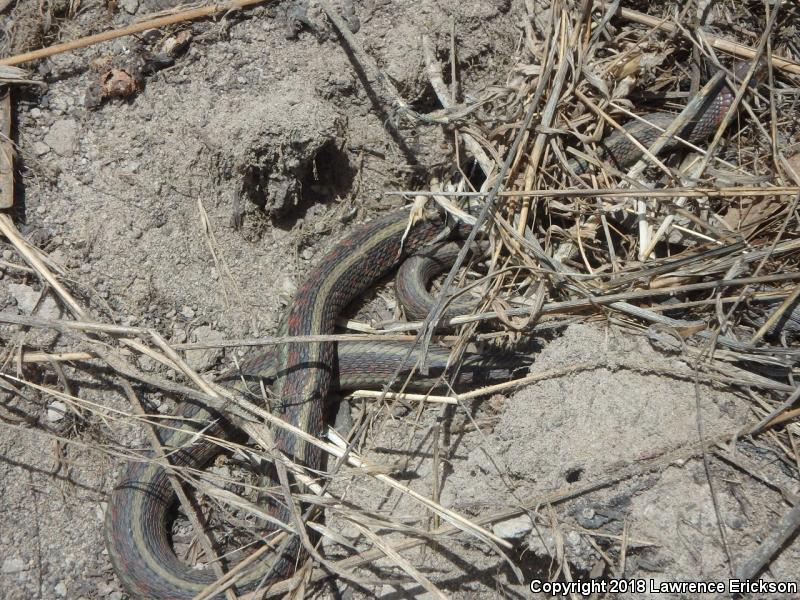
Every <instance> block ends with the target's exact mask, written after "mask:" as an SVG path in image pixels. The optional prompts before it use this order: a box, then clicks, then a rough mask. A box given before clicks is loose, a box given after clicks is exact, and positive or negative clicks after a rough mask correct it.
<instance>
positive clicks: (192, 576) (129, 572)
mask: <svg viewBox="0 0 800 600" xmlns="http://www.w3.org/2000/svg"><path fill="white" fill-rule="evenodd" d="M742 69H743V67H741V66H737V67H736V69H735V70H736V73H737V74H743V72H744V71H743V70H742ZM732 99H733V95H732V90H731V89H730V88H729V87H728V86H727V85H723V86H722V87H721V89H720V90H719V91H718V93H717V95H716V96H715V97H714V98H713V99H712V100H711V102H709V103H708V105H707V107H706V108H705V109H704V110H702V111H701V112H700V113H699V114H698V116H697V117H696V119H695V121H693V122H692V123H690V124H689V125H688V126H687V127H689V129H684V131H682V132H681V134H682V136H683V137H685V138H686V139H688V140H689V141H692V142H694V143H697V142H700V141H702V140H703V139H705V138H707V137H708V136H710V135H711V134H712V133H713V132H714V131H715V130H716V128H717V127H718V126H719V123H720V121H721V119H722V116H723V115H724V113H725V111H726V110H727V107H729V106H730V103H731V101H732ZM649 118H650V120H656V121H659V123H660V122H661V120H662V117H660V116H657V117H653V115H650V117H649ZM670 118H672V116H670ZM628 129H629V132H630V133H631V135H634V137H636V138H637V139H639V140H640V141H641V142H642V143H644V144H645V146H647V145H648V141H651V140H652V139H655V138H654V137H653V136H657V135H659V133H660V132H659V131H658V130H657V129H655V128H652V127H647V126H641V125H639V124H634V125H631V126H629V127H628ZM604 148H605V150H604V152H605V154H604V158H607V159H609V160H612V161H613V162H615V163H617V164H618V165H624V164H631V162H632V161H635V160H636V159H638V157H639V156H640V155H641V153H640V151H639V150H638V148H636V147H635V145H633V144H631V143H630V141H629V140H627V139H626V138H625V136H620V135H619V134H614V136H612V137H611V138H609V139H608V140H607V141H606V143H605V144H604ZM408 214H409V213H408V212H407V211H399V212H395V213H392V214H390V215H388V216H385V217H383V218H380V219H377V220H375V221H372V222H370V223H367V224H366V225H363V226H360V227H359V228H357V229H356V230H355V231H354V232H353V233H351V234H350V235H349V236H347V237H346V238H344V239H343V240H342V241H341V242H340V243H339V244H337V245H336V246H335V247H334V249H333V250H332V251H331V252H329V253H328V254H326V255H325V256H324V258H323V259H322V260H321V261H320V263H319V264H318V265H317V266H316V268H314V269H313V270H312V272H311V273H310V274H309V276H308V278H307V279H306V282H305V283H304V284H303V286H302V287H301V288H300V289H299V290H298V292H297V294H296V297H295V301H294V304H293V305H292V306H291V308H290V310H289V313H288V315H287V318H286V331H285V333H286V334H287V335H289V336H309V335H315V334H329V333H333V331H334V324H335V321H336V319H337V317H338V316H339V315H340V314H341V313H342V311H343V310H344V309H345V307H346V306H347V305H348V304H350V303H351V302H352V301H353V300H354V299H356V298H358V297H359V296H361V295H362V294H363V293H364V292H365V291H366V290H367V289H369V288H370V287H372V286H373V285H374V284H375V282H377V281H378V280H380V279H381V278H382V277H383V276H384V275H386V274H387V273H388V272H389V271H391V270H392V269H394V268H395V267H396V266H397V265H398V264H400V263H401V262H402V261H403V260H404V259H405V257H407V256H410V255H413V254H415V253H416V252H418V251H419V250H421V249H422V248H423V247H425V246H426V245H427V244H429V243H430V242H431V241H433V240H435V239H436V238H437V237H438V236H439V234H440V232H441V230H442V226H443V224H442V221H441V220H440V219H439V218H433V219H427V220H422V221H419V222H417V223H416V224H414V225H412V226H410V228H408V227H407V226H408V221H409V219H408ZM421 268H427V269H428V273H427V275H426V276H425V277H417V281H416V283H415V282H413V281H412V282H411V283H409V284H408V285H405V286H403V285H399V286H398V290H400V291H403V292H404V293H408V292H409V290H410V293H411V295H412V297H414V296H415V295H416V296H417V300H418V302H417V304H418V305H419V306H422V307H425V306H429V305H430V303H431V300H430V298H429V297H426V298H422V296H423V295H426V294H427V292H426V290H424V289H421V288H422V286H423V282H424V280H425V279H426V278H427V277H429V276H430V274H431V273H434V272H435V271H436V268H432V267H430V265H428V266H427V267H421ZM439 270H441V269H439ZM411 271H412V272H413V269H412V270H411ZM412 275H413V273H412ZM412 304H413V302H412ZM407 352H408V347H407V346H406V345H403V344H372V345H370V344H363V343H354V344H340V345H339V349H338V354H337V347H336V344H334V343H333V342H294V343H289V344H284V345H281V346H279V349H278V351H277V352H276V353H267V354H263V355H260V356H258V357H256V358H255V359H254V360H253V361H251V362H250V363H248V365H247V366H246V367H244V369H243V371H244V372H245V374H246V375H249V376H251V377H252V378H254V379H256V380H258V379H259V378H264V379H271V378H273V377H274V383H273V384H272V392H273V394H274V397H275V398H277V399H278V406H277V407H276V408H275V409H274V411H275V413H276V414H277V415H278V416H280V417H281V418H282V419H284V420H285V421H287V422H288V423H290V424H292V425H295V426H296V427H299V428H301V429H302V430H304V431H306V432H308V433H309V434H311V435H313V436H320V435H321V434H322V433H323V426H324V419H323V413H324V410H323V409H324V406H325V401H326V398H327V396H328V395H329V392H330V391H331V390H332V389H334V388H337V387H338V388H340V389H352V388H354V387H367V386H369V385H378V386H382V385H383V383H384V382H385V381H386V380H387V379H388V378H389V377H390V376H391V375H393V374H394V373H395V371H396V370H397V369H398V368H399V367H400V366H401V363H402V360H403V359H404V358H405V357H406V355H407ZM412 363H413V361H412ZM429 364H430V365H431V367H432V369H433V371H434V373H436V372H437V369H438V372H441V371H443V370H444V368H445V367H446V365H447V353H446V352H444V351H436V350H434V351H433V352H432V353H431V355H430V356H429ZM493 370H499V371H500V372H506V373H507V372H508V365H507V364H500V363H495V364H493V363H492V361H491V360H490V359H489V358H484V357H470V358H468V359H467V361H466V363H465V368H463V369H462V373H463V376H464V378H463V379H462V381H463V382H468V381H469V379H470V378H478V377H484V376H485V375H486V374H487V373H490V374H491V373H493ZM490 376H491V375H490ZM421 383H422V384H423V385H429V384H430V383H431V381H430V380H423V381H422V382H421ZM179 412H180V415H181V416H183V417H185V418H189V419H193V421H194V422H196V423H201V424H202V423H204V422H207V421H209V420H210V419H211V420H212V422H213V423H215V424H213V425H212V426H211V428H209V429H206V430H205V432H206V433H207V434H209V435H215V436H227V435H229V433H228V432H227V431H226V430H225V429H224V428H223V427H222V426H220V425H219V424H218V423H219V422H220V421H224V416H223V415H213V418H214V419H216V420H213V419H212V415H210V413H209V412H208V411H207V410H206V409H205V408H202V407H199V406H197V405H195V404H188V403H187V404H183V405H182V406H181V408H180V411H179ZM183 427H184V428H183V429H180V430H179V431H176V432H175V433H173V434H172V435H171V436H170V437H169V438H168V439H166V440H164V446H165V448H166V449H169V450H174V452H172V453H171V459H170V460H171V462H172V463H173V464H174V465H175V466H190V467H194V468H202V467H203V466H204V465H206V464H207V463H208V462H209V461H210V460H211V459H212V458H213V457H214V456H215V455H217V454H218V453H219V452H220V448H219V447H217V446H215V445H214V444H212V443H209V442H208V441H206V440H204V439H203V438H202V437H199V438H198V437H197V436H196V435H195V434H196V431H197V428H198V426H195V427H190V426H188V425H184V426H183ZM274 437H275V441H276V444H277V448H278V449H279V450H280V451H281V452H283V453H284V454H286V455H287V456H289V457H291V458H292V459H293V460H294V461H295V462H297V463H298V464H301V465H305V466H306V467H308V468H309V469H312V470H322V469H323V468H324V461H323V455H322V452H321V450H320V449H319V448H318V447H316V446H313V445H311V444H308V443H307V442H305V441H304V440H302V439H299V438H297V437H295V436H294V435H292V434H290V433H288V432H286V431H285V430H283V429H280V428H277V429H275V431H274ZM175 503H176V499H175V495H174V493H173V491H172V488H171V486H170V483H169V480H168V477H167V474H166V471H165V470H164V469H163V468H162V467H161V466H159V464H158V463H157V462H155V461H152V460H142V461H137V462H131V463H130V464H129V465H128V466H127V468H126V470H125V473H124V475H123V477H122V479H121V481H120V483H119V484H118V485H117V487H116V488H115V489H114V491H113V492H112V494H111V498H110V501H109V503H108V509H107V513H106V526H105V530H106V540H107V547H108V551H109V555H110V557H111V561H112V563H113V566H114V570H115V571H116V573H117V575H118V576H119V578H120V580H121V581H122V583H123V584H124V586H125V588H126V589H127V591H128V592H129V593H130V594H131V595H132V596H133V597H135V598H148V599H162V600H163V599H170V600H188V599H190V598H192V597H194V596H195V595H196V594H198V593H199V592H200V591H202V590H203V589H204V588H205V587H206V586H208V585H209V584H211V583H213V582H214V581H215V580H216V576H215V575H214V574H213V572H212V571H211V570H210V569H195V568H192V567H190V566H189V565H187V564H186V563H184V562H182V561H181V560H180V559H179V558H178V556H177V555H176V553H175V551H174V549H173V547H172V544H171V542H170V535H169V531H168V528H169V524H170V515H171V511H172V509H173V507H174V506H175ZM273 513H274V515H275V516H276V518H279V519H281V520H283V521H284V522H285V523H290V522H291V519H290V515H289V512H288V509H287V508H286V507H285V506H282V505H281V504H280V503H279V502H278V503H277V504H276V506H274V507H273ZM280 548H281V551H280V552H272V553H268V554H267V557H266V558H265V559H264V560H258V561H255V562H254V563H253V564H251V565H249V566H248V567H246V568H245V569H243V570H242V572H241V573H239V575H238V577H237V578H236V582H235V586H236V590H237V591H238V592H246V591H249V590H253V589H256V588H258V587H259V586H264V585H268V584H269V583H270V582H274V581H276V580H281V579H284V578H286V577H288V576H290V575H291V574H292V573H293V571H294V569H295V566H296V565H297V564H299V562H300V559H301V556H302V555H303V549H302V547H301V543H300V541H299V538H298V536H297V535H291V536H290V537H289V541H288V542H287V543H285V544H283V545H282V546H281V547H280ZM222 597H224V596H222V595H217V596H215V598H222Z"/></svg>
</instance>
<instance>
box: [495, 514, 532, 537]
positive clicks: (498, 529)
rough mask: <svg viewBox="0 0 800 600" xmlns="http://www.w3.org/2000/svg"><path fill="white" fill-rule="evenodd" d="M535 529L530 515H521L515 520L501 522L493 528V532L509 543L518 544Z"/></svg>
mask: <svg viewBox="0 0 800 600" xmlns="http://www.w3.org/2000/svg"><path fill="white" fill-rule="evenodd" d="M532 529H533V522H532V521H531V518H530V517H529V516H528V515H520V516H519V517H515V518H513V519H508V520H506V521H500V522H499V523H495V524H494V525H493V526H492V531H494V534H495V535H496V536H498V537H501V538H503V539H504V540H508V541H509V542H518V541H520V540H522V539H523V538H524V537H525V536H526V535H528V534H529V533H530V532H531V530H532Z"/></svg>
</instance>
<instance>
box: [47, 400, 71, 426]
mask: <svg viewBox="0 0 800 600" xmlns="http://www.w3.org/2000/svg"><path fill="white" fill-rule="evenodd" d="M66 414H67V405H66V404H64V403H63V402H61V401H60V400H55V401H54V402H51V403H50V406H48V407H47V420H48V421H50V422H51V423H56V422H57V421H60V420H61V419H63V418H64V416H65V415H66Z"/></svg>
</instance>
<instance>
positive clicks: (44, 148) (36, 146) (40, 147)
mask: <svg viewBox="0 0 800 600" xmlns="http://www.w3.org/2000/svg"><path fill="white" fill-rule="evenodd" d="M48 152H50V146H48V145H47V144H45V143H44V142H34V143H33V153H34V154H35V155H36V156H44V155H45V154H47V153H48Z"/></svg>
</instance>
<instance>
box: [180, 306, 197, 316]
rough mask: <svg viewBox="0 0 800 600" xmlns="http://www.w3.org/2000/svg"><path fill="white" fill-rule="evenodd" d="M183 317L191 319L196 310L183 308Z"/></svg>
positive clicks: (189, 307) (188, 307)
mask: <svg viewBox="0 0 800 600" xmlns="http://www.w3.org/2000/svg"><path fill="white" fill-rule="evenodd" d="M181 316H182V317H183V318H184V319H191V318H193V317H194V310H193V309H192V307H191V306H184V307H183V308H181Z"/></svg>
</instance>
